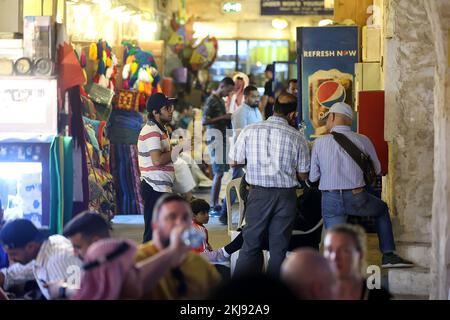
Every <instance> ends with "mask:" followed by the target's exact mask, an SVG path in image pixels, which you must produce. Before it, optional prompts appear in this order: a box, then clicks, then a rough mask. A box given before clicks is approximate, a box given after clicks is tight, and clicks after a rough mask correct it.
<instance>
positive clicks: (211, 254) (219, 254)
mask: <svg viewBox="0 0 450 320" xmlns="http://www.w3.org/2000/svg"><path fill="white" fill-rule="evenodd" d="M202 255H203V256H204V257H206V258H208V260H209V261H210V262H211V263H223V262H229V261H230V257H228V258H227V257H225V255H224V254H223V250H222V248H220V249H217V250H214V251H205V252H202Z"/></svg>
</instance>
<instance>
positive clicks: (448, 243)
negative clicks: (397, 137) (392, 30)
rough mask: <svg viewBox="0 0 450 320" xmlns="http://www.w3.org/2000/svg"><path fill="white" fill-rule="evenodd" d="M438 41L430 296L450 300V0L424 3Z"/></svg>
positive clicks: (436, 54)
mask: <svg viewBox="0 0 450 320" xmlns="http://www.w3.org/2000/svg"><path fill="white" fill-rule="evenodd" d="M425 8H426V12H427V15H428V19H429V22H430V25H431V31H432V37H433V40H434V44H435V50H434V54H435V57H436V68H435V77H434V84H435V85H434V110H435V112H434V131H435V134H434V136H435V139H434V177H435V184H434V193H433V195H434V196H433V215H432V226H431V227H432V255H431V270H430V273H431V290H430V298H431V299H450V291H449V290H450V270H449V263H450V143H449V140H448V139H449V138H450V117H449V116H450V0H437V1H427V2H426V4H425Z"/></svg>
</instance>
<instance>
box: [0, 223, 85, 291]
mask: <svg viewBox="0 0 450 320" xmlns="http://www.w3.org/2000/svg"><path fill="white" fill-rule="evenodd" d="M0 242H1V244H2V245H3V246H4V247H5V249H6V252H7V253H8V256H9V257H10V258H11V260H12V261H11V262H16V263H14V264H12V265H10V266H9V267H8V268H4V269H1V270H0V286H1V287H3V288H5V289H6V290H8V289H9V288H11V287H13V286H16V285H20V284H24V283H25V282H27V281H30V280H35V281H36V282H37V284H38V286H39V289H40V291H41V293H42V295H43V296H44V297H45V298H46V299H50V295H49V292H48V290H47V284H48V283H53V282H58V281H64V282H68V283H69V284H72V285H79V282H80V281H81V265H82V262H81V260H80V259H78V258H77V257H76V256H75V255H74V250H73V247H72V244H71V243H70V241H69V240H68V239H66V238H65V237H63V236H61V235H53V236H50V237H48V238H47V239H46V238H45V236H44V235H43V234H42V233H41V232H40V231H39V230H38V229H37V228H36V227H35V226H34V224H33V223H32V222H31V221H29V220H26V219H17V220H12V221H10V222H8V223H7V224H6V225H5V226H4V227H3V228H2V230H1V231H0Z"/></svg>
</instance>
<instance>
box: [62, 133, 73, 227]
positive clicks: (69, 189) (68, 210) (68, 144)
mask: <svg viewBox="0 0 450 320" xmlns="http://www.w3.org/2000/svg"><path fill="white" fill-rule="evenodd" d="M72 210H73V139H72V137H64V216H63V219H62V223H63V225H62V228H64V226H65V225H66V224H67V223H68V222H69V221H70V220H71V219H72ZM61 232H62V229H61Z"/></svg>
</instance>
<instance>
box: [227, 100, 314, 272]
mask: <svg viewBox="0 0 450 320" xmlns="http://www.w3.org/2000/svg"><path fill="white" fill-rule="evenodd" d="M296 111H297V98H296V97H295V96H293V95H291V94H282V95H280V96H279V97H278V99H277V100H276V102H275V106H274V114H273V116H271V117H269V119H267V120H266V121H263V122H259V123H254V124H251V125H249V126H247V127H245V128H244V129H243V130H242V131H241V134H240V135H239V138H238V140H237V141H236V144H235V145H234V146H233V147H232V148H231V150H230V160H231V166H232V167H236V166H238V165H242V164H245V162H246V165H247V172H246V177H245V179H246V180H247V182H248V183H249V185H250V193H249V195H248V198H247V202H246V209H245V219H246V226H245V227H244V228H243V230H242V236H243V238H244V244H243V246H242V249H241V252H240V253H239V259H238V261H237V264H236V270H235V274H236V275H242V274H246V273H251V272H255V271H256V272H259V271H261V269H262V246H263V238H264V235H265V234H268V235H269V252H270V259H269V264H268V268H267V272H268V273H270V274H271V275H273V276H275V277H278V276H279V272H280V267H281V263H282V262H283V260H284V258H285V256H286V251H287V249H288V245H289V240H290V238H291V232H292V229H293V227H294V220H295V216H296V212H297V207H296V205H297V203H296V200H297V195H296V187H297V186H298V184H299V179H301V180H306V179H307V178H308V171H309V166H310V155H309V149H308V145H307V143H306V140H305V139H304V137H303V135H302V134H300V132H299V131H298V130H296V129H295V128H294V127H293V126H294V125H295V119H296V114H297V112H296Z"/></svg>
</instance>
